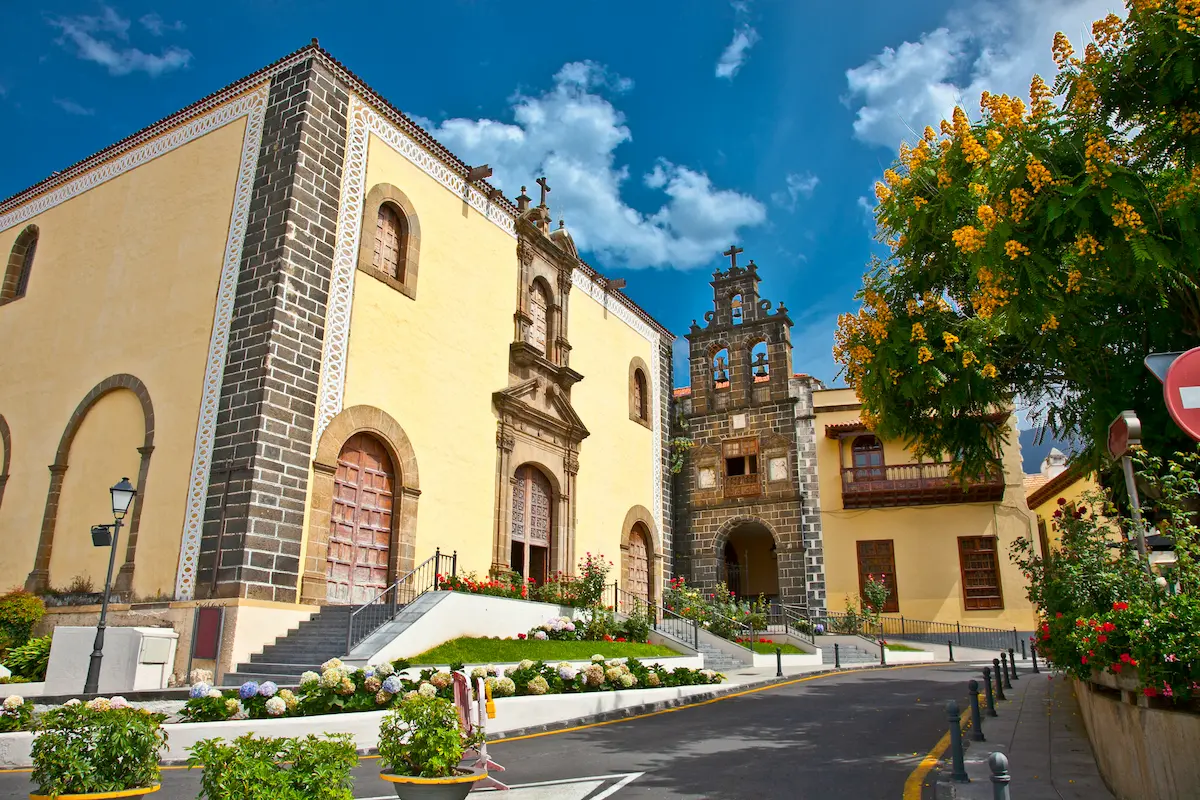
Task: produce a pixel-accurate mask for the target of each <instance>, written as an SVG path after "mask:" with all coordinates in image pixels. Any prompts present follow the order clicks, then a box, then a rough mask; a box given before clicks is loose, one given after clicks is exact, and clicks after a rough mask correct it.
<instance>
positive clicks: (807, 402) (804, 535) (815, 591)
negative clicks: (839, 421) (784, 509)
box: [788, 375, 825, 613]
mask: <svg viewBox="0 0 1200 800" xmlns="http://www.w3.org/2000/svg"><path fill="white" fill-rule="evenodd" d="M814 384H815V385H816V386H820V383H819V382H818V381H817V380H816V379H815V378H812V377H809V376H808V375H795V376H793V377H792V379H791V380H790V381H789V382H788V385H789V389H790V393H791V395H792V397H794V398H796V406H795V418H796V473H797V481H798V486H799V488H800V537H801V540H802V541H803V544H804V561H805V564H804V566H805V570H806V574H805V594H806V597H807V600H808V610H809V612H810V613H819V612H823V611H824V610H825V549H824V545H823V541H822V534H821V491H820V482H819V481H818V480H817V434H816V429H815V421H814V420H815V417H814V414H813V394H812V393H813V388H814Z"/></svg>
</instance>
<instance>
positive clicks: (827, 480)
mask: <svg viewBox="0 0 1200 800" xmlns="http://www.w3.org/2000/svg"><path fill="white" fill-rule="evenodd" d="M813 397H814V401H813V404H814V411H815V413H816V426H815V427H816V430H815V433H816V439H817V469H818V477H819V483H820V495H821V525H822V538H823V543H824V554H825V575H826V598H827V600H826V602H827V604H828V608H829V609H830V610H831V611H840V610H844V609H845V607H846V604H847V598H850V600H851V602H852V603H853V602H855V598H856V596H857V595H858V593H859V564H858V545H857V543H858V542H860V541H878V540H891V542H892V543H893V550H894V557H895V581H896V588H897V591H896V594H897V598H896V599H897V600H898V605H899V611H898V613H899V614H901V615H903V616H905V617H907V618H909V619H914V620H931V621H935V622H951V623H953V622H960V623H962V624H970V625H979V626H984V627H998V628H1009V627H1014V628H1017V629H1019V630H1032V629H1033V625H1034V612H1033V607H1032V605H1031V604H1030V602H1029V601H1028V599H1026V596H1025V581H1024V577H1023V575H1022V574H1021V572H1020V570H1019V569H1017V567H1016V566H1015V565H1014V564H1013V563H1012V561H1011V560H1010V559H1009V557H1008V554H1009V546H1010V544H1011V543H1012V542H1013V541H1014V540H1016V539H1017V538H1026V539H1028V538H1029V537H1030V536H1031V535H1034V533H1035V532H1034V528H1033V517H1032V515H1031V514H1030V513H1029V509H1028V507H1027V506H1026V504H1025V494H1024V490H1023V487H1022V473H1021V463H1020V452H1019V447H1018V445H1017V444H1016V435H1015V431H1014V432H1012V435H1010V437H1009V438H1010V444H1008V445H1006V446H1005V449H1004V454H1003V465H1004V483H1005V486H1004V491H1003V498H1002V499H1001V500H999V501H998V502H972V503H966V502H963V503H945V502H943V503H940V504H936V505H911V506H897V507H885V508H851V509H847V508H844V507H843V495H842V471H841V467H842V466H843V464H839V442H838V441H837V440H835V439H830V438H828V437H827V436H826V435H825V429H826V428H827V427H828V426H830V425H840V424H846V423H852V422H855V421H857V420H858V418H859V414H860V408H859V402H858V399H857V397H856V395H855V394H854V391H853V390H851V389H831V390H823V391H815V392H814V393H813ZM882 444H883V450H884V463H885V464H886V465H889V466H890V465H901V464H913V463H916V461H917V459H916V458H915V457H914V456H913V454H912V453H911V452H910V451H909V450H908V449H907V448H906V447H905V446H904V445H903V443H902V442H896V441H883V442H882ZM849 449H850V445H849V442H847V444H846V448H845V453H846V455H845V464H844V466H847V467H848V466H851V463H850V459H849ZM963 536H971V537H976V536H977V537H996V539H997V547H996V554H997V566H998V571H999V575H1000V581H1001V593H1002V596H1003V608H1002V609H988V610H968V609H967V608H966V607H965V601H964V596H963V586H962V571H961V569H960V560H959V542H958V539H959V537H963Z"/></svg>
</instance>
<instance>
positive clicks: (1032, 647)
mask: <svg viewBox="0 0 1200 800" xmlns="http://www.w3.org/2000/svg"><path fill="white" fill-rule="evenodd" d="M1029 655H1031V656H1032V657H1033V671H1034V672H1041V670H1039V669H1038V665H1037V645H1036V644H1033V643H1030V645H1029Z"/></svg>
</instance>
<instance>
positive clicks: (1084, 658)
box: [1079, 656, 1087, 664]
mask: <svg viewBox="0 0 1200 800" xmlns="http://www.w3.org/2000/svg"><path fill="white" fill-rule="evenodd" d="M1079 660H1080V661H1082V662H1083V663H1084V664H1086V663H1087V656H1084V657H1083V658H1081V659H1079Z"/></svg>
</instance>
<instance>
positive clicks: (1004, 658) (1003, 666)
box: [1000, 650, 1012, 700]
mask: <svg viewBox="0 0 1200 800" xmlns="http://www.w3.org/2000/svg"><path fill="white" fill-rule="evenodd" d="M1000 671H1001V672H1002V673H1003V677H1004V688H1005V689H1011V688H1012V680H1011V679H1010V678H1009V676H1008V653H1006V652H1004V651H1003V650H1001V651H1000ZM1000 699H1002V700H1003V699H1004V696H1003V695H1001V697H1000Z"/></svg>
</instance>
